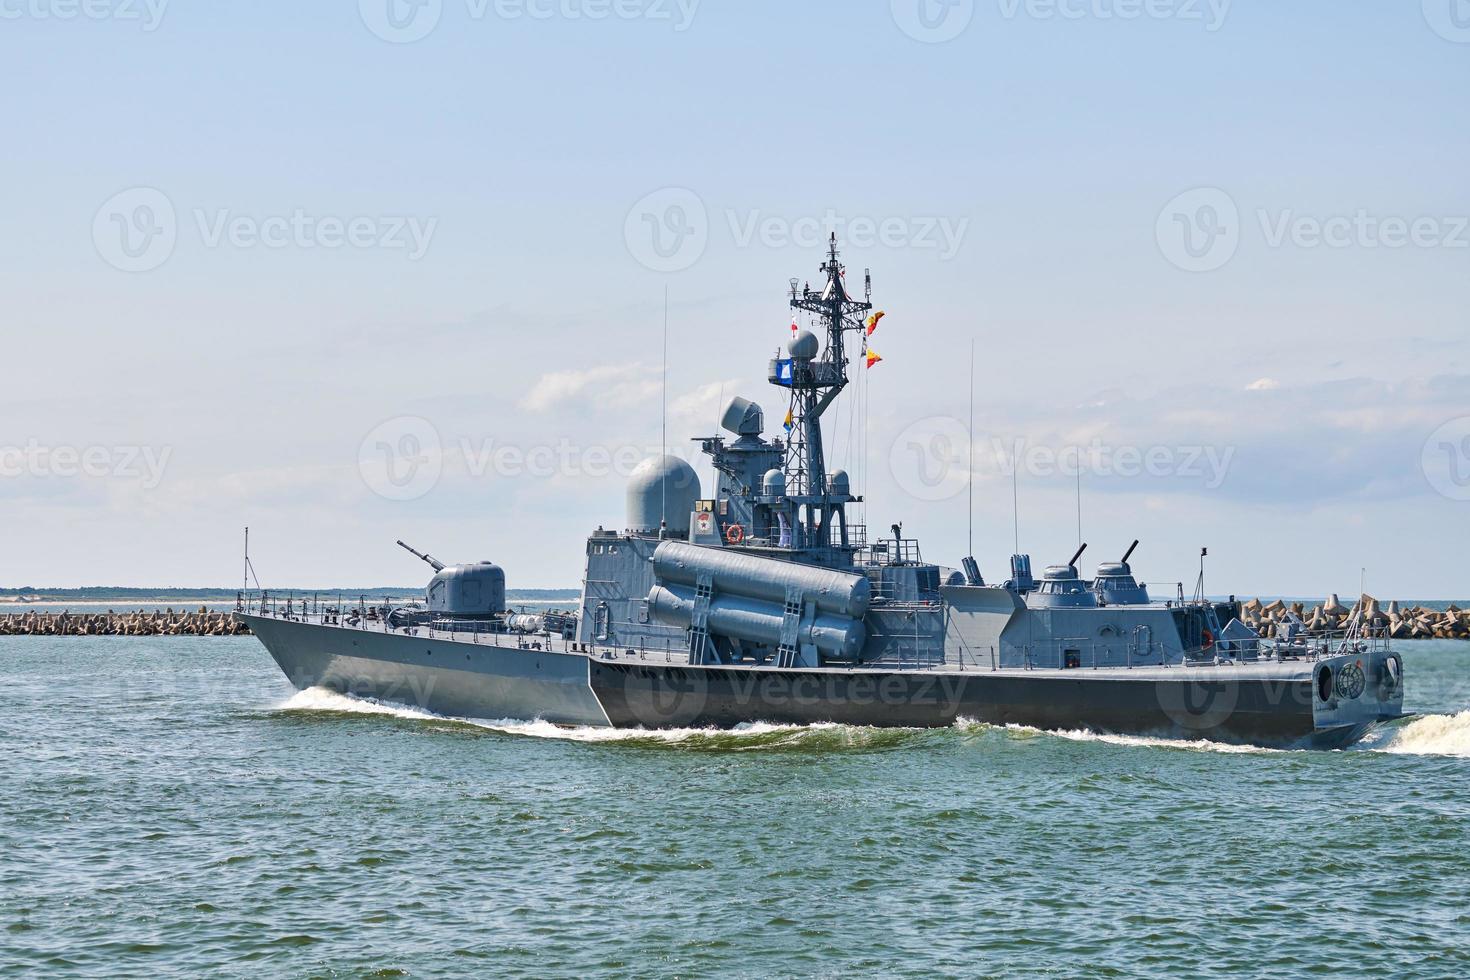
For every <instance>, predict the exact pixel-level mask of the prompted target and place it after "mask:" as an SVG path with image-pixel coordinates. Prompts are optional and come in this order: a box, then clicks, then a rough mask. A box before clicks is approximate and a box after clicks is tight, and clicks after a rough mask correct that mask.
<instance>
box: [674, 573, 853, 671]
mask: <svg viewBox="0 0 1470 980" xmlns="http://www.w3.org/2000/svg"><path fill="white" fill-rule="evenodd" d="M648 611H649V613H650V614H651V615H652V616H653V618H654V619H656V620H657V621H658V622H660V623H663V624H665V625H666V626H677V627H681V628H686V629H687V628H688V627H689V626H690V624H692V623H693V622H694V589H693V588H692V587H684V586H678V585H674V586H667V587H666V586H660V585H655V586H654V587H653V589H652V590H651V591H650V592H649V593H648ZM782 619H783V616H782V609H781V606H779V605H776V604H774V603H770V602H762V601H761V600H759V599H752V598H749V597H747V596H739V595H716V596H715V597H714V598H713V599H711V600H710V605H709V619H708V625H709V631H710V632H711V633H713V634H715V635H716V636H725V637H731V638H733V639H737V640H746V641H749V642H751V643H760V644H764V645H766V646H770V647H774V646H777V645H779V644H780V642H781V623H782ZM866 641H867V629H866V628H865V627H864V626H863V623H862V620H859V619H848V618H846V617H843V616H838V615H835V614H833V613H822V612H819V613H817V616H816V618H815V620H814V621H813V622H811V623H809V624H807V625H805V626H803V628H802V629H801V631H800V633H799V634H798V637H797V642H798V643H802V644H811V645H812V646H815V647H816V648H817V649H818V650H819V651H821V652H822V653H823V654H826V655H827V656H828V657H832V658H840V659H845V660H851V659H854V658H856V657H857V656H858V654H860V653H861V652H862V649H863V644H864V643H865V642H866Z"/></svg>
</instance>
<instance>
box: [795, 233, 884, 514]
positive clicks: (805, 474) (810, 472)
mask: <svg viewBox="0 0 1470 980" xmlns="http://www.w3.org/2000/svg"><path fill="white" fill-rule="evenodd" d="M820 271H821V272H822V274H823V276H824V277H825V282H824V284H823V286H822V288H820V289H816V290H814V289H812V287H811V284H810V283H807V284H806V285H804V286H803V287H801V288H800V289H798V288H797V285H796V282H797V281H796V280H795V279H793V280H791V308H792V309H793V310H800V311H803V312H806V313H810V314H812V315H813V316H815V317H816V318H817V319H818V320H819V321H820V323H821V325H822V327H823V328H824V329H825V330H826V333H827V337H826V346H825V349H824V350H822V352H821V356H820V357H817V356H812V357H810V358H803V357H798V356H796V355H797V354H798V353H799V352H798V351H797V350H795V349H793V350H792V354H793V357H792V365H791V369H792V370H791V420H792V429H791V438H790V440H789V442H788V444H787V449H786V486H787V493H788V495H789V496H791V497H792V498H798V499H799V498H804V502H810V503H819V502H822V501H823V499H824V498H825V497H826V494H827V464H826V459H825V457H824V455H823V450H822V413H824V412H825V411H827V408H828V407H829V406H830V405H831V404H832V402H833V401H834V400H835V399H836V398H837V396H838V395H839V394H841V392H842V389H843V388H846V387H847V381H848V378H847V351H846V345H845V342H844V337H843V334H845V333H847V332H848V331H855V332H857V333H858V334H859V336H861V335H862V332H863V330H864V318H865V316H866V314H867V313H868V311H869V310H871V309H872V308H873V304H872V302H871V299H872V294H873V277H872V273H871V272H870V271H869V270H867V269H864V270H863V299H862V300H856V299H853V298H852V297H851V295H849V293H848V291H847V281H846V278H845V273H846V269H845V268H843V266H842V264H841V262H839V261H838V257H837V235H836V234H835V233H834V234H833V235H832V237H831V238H830V239H829V240H828V243H827V260H826V261H825V262H823V263H822V265H821V269H820ZM795 345H796V341H793V347H795ZM813 354H815V352H813Z"/></svg>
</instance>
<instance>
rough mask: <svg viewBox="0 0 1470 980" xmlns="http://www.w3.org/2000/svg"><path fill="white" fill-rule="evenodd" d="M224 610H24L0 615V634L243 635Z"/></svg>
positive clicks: (244, 631)
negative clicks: (51, 611) (54, 611)
mask: <svg viewBox="0 0 1470 980" xmlns="http://www.w3.org/2000/svg"><path fill="white" fill-rule="evenodd" d="M249 633H250V627H248V626H246V625H245V624H244V623H240V622H236V621H235V617H234V616H233V615H232V614H231V613H229V612H227V611H219V612H211V611H209V610H208V609H205V608H204V607H203V606H200V607H199V611H198V612H192V613H191V612H185V611H183V610H179V611H178V612H175V611H174V610H172V609H162V610H151V611H144V610H141V609H140V610H138V611H137V612H120V613H119V612H113V611H112V610H111V609H109V610H107V612H105V613H104V612H82V613H72V612H65V611H63V612H59V613H43V612H34V611H32V612H24V613H11V614H9V615H0V636H246V635H249Z"/></svg>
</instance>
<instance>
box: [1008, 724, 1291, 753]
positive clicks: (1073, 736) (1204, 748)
mask: <svg viewBox="0 0 1470 980" xmlns="http://www.w3.org/2000/svg"><path fill="white" fill-rule="evenodd" d="M1005 728H1006V731H1007V732H1011V733H1013V734H1016V735H1020V736H1026V737H1029V736H1033V735H1050V736H1052V737H1053V738H1065V739H1068V740H1070V741H1073V742H1103V743H1105V744H1108V745H1123V746H1127V747H1129V748H1148V749H1183V750H1186V751H1191V752H1221V753H1225V754H1227V755H1233V754H1238V753H1257V752H1281V751H1285V750H1283V749H1269V748H1266V747H1264V746H1260V745H1233V744H1231V743H1228V742H1212V741H1210V740H1209V739H1204V738H1199V739H1183V738H1164V737H1162V736H1152V735H1111V734H1107V733H1104V732H1093V731H1088V730H1087V729H1085V728H1075V729H1070V730H1053V729H1043V728H1032V727H1030V726H1029V725H1007V726H1005Z"/></svg>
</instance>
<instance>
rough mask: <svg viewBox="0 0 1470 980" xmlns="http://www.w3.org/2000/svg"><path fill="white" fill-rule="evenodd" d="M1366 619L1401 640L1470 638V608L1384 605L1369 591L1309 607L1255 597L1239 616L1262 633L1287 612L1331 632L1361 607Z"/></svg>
mask: <svg viewBox="0 0 1470 980" xmlns="http://www.w3.org/2000/svg"><path fill="white" fill-rule="evenodd" d="M1360 607H1361V608H1362V610H1363V615H1364V616H1365V617H1366V619H1367V622H1368V623H1369V624H1370V625H1371V626H1372V627H1373V628H1374V629H1377V630H1384V631H1386V632H1387V634H1388V635H1389V636H1392V637H1394V638H1395V639H1399V640H1470V611H1466V610H1463V609H1461V608H1460V607H1459V606H1455V605H1451V606H1449V607H1448V608H1446V609H1426V608H1424V607H1423V606H1410V607H1408V608H1400V607H1399V604H1398V602H1396V601H1395V602H1390V603H1388V605H1386V606H1385V605H1383V604H1382V603H1380V602H1379V601H1378V600H1377V599H1375V598H1373V597H1372V596H1370V595H1364V596H1361V597H1360V598H1359V599H1358V601H1357V602H1355V603H1353V605H1352V606H1345V605H1343V603H1342V601H1341V600H1340V599H1338V597H1337V596H1336V595H1334V596H1332V597H1331V598H1329V599H1328V600H1327V601H1326V602H1322V603H1318V604H1317V605H1315V606H1311V607H1310V608H1309V607H1308V606H1307V605H1306V603H1302V602H1293V603H1286V602H1283V601H1282V600H1280V599H1277V600H1276V601H1274V602H1269V603H1265V602H1262V601H1261V600H1260V599H1252V600H1250V601H1249V602H1247V603H1244V604H1243V605H1242V606H1241V613H1240V618H1241V620H1242V622H1244V623H1245V624H1246V625H1247V626H1249V627H1251V628H1252V629H1254V630H1256V631H1257V632H1259V633H1269V632H1273V631H1274V628H1275V627H1276V626H1277V625H1279V624H1280V623H1281V622H1282V621H1283V620H1285V619H1286V618H1287V617H1288V616H1295V617H1296V618H1297V619H1299V620H1301V621H1302V623H1303V624H1305V625H1306V627H1307V629H1309V630H1312V631H1314V632H1316V631H1326V632H1331V631H1334V630H1345V629H1347V627H1348V623H1349V622H1350V621H1351V620H1352V618H1353V616H1354V614H1355V613H1357V611H1358V609H1359V608H1360Z"/></svg>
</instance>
